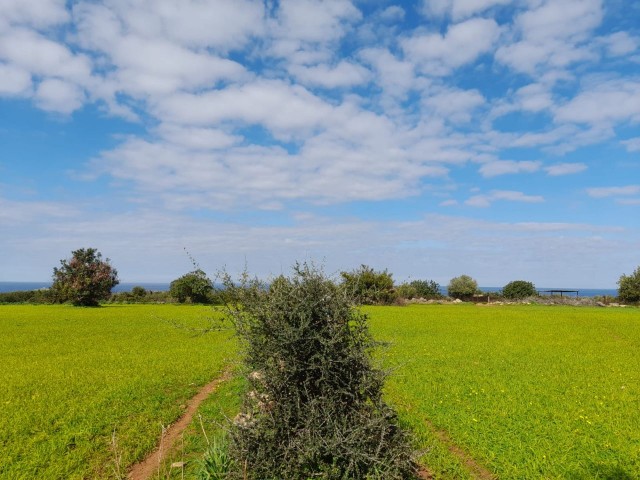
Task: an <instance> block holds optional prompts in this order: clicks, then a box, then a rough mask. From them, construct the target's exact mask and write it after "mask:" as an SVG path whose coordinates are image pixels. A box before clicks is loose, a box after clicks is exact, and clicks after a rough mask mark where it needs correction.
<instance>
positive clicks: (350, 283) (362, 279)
mask: <svg viewBox="0 0 640 480" xmlns="http://www.w3.org/2000/svg"><path fill="white" fill-rule="evenodd" d="M340 275H341V276H342V283H343V285H344V287H345V288H346V290H347V292H349V294H350V295H352V296H353V298H354V299H355V300H356V301H357V302H359V303H361V304H364V305H388V304H391V303H393V301H394V300H395V299H396V292H395V290H394V288H393V277H392V274H391V273H389V272H388V271H387V270H384V271H382V272H377V271H375V270H374V269H373V268H371V267H369V266H367V265H361V266H360V268H358V269H356V270H353V271H351V272H342V273H341V274H340Z"/></svg>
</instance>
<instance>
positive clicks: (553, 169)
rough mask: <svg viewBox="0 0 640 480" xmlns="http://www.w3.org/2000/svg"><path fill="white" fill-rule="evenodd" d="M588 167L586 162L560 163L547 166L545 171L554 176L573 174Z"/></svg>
mask: <svg viewBox="0 0 640 480" xmlns="http://www.w3.org/2000/svg"><path fill="white" fill-rule="evenodd" d="M587 168H588V167H587V166H586V165H585V164H584V163H558V164H556V165H550V166H548V167H545V169H544V170H545V171H546V172H547V174H548V175H551V176H552V177H557V176H560V175H572V174H574V173H580V172H584V171H585V170H586V169H587Z"/></svg>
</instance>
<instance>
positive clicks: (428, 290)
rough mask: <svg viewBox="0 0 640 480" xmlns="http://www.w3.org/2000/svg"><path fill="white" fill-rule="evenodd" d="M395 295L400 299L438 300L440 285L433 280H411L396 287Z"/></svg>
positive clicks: (440, 295)
mask: <svg viewBox="0 0 640 480" xmlns="http://www.w3.org/2000/svg"><path fill="white" fill-rule="evenodd" d="M396 293H397V295H398V297H400V298H407V299H411V298H440V297H442V294H441V293H440V285H438V283H437V282H435V281H433V280H413V281H411V282H405V283H402V284H401V285H399V286H398V288H397V289H396Z"/></svg>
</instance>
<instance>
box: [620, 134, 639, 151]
mask: <svg viewBox="0 0 640 480" xmlns="http://www.w3.org/2000/svg"><path fill="white" fill-rule="evenodd" d="M620 143H622V144H623V145H624V146H625V147H627V151H629V152H640V137H635V138H630V139H628V140H623V141H622V142H620Z"/></svg>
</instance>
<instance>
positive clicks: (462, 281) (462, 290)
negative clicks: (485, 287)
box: [447, 275, 478, 299]
mask: <svg viewBox="0 0 640 480" xmlns="http://www.w3.org/2000/svg"><path fill="white" fill-rule="evenodd" d="M477 291H478V282H476V281H475V280H474V279H473V278H471V277H470V276H469V275H460V276H459V277H454V278H452V279H451V280H450V281H449V285H447V293H448V294H449V296H450V297H453V298H460V299H462V298H469V297H472V296H473V295H474V294H475V293H476V292H477Z"/></svg>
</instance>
